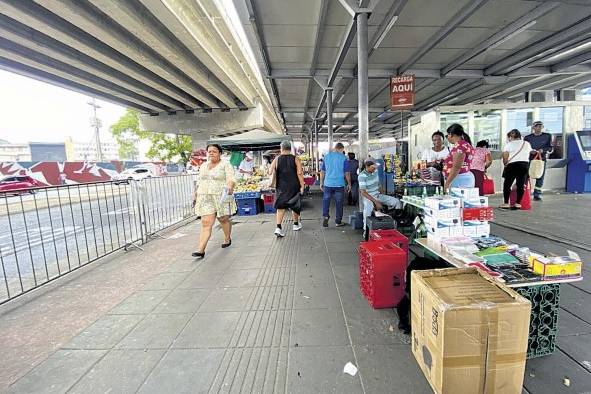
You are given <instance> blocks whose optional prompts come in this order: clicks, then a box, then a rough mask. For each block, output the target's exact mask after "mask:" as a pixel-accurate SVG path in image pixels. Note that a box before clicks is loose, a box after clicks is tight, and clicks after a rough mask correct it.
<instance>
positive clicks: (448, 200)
mask: <svg viewBox="0 0 591 394" xmlns="http://www.w3.org/2000/svg"><path fill="white" fill-rule="evenodd" d="M460 207H461V199H459V198H457V197H450V196H432V197H427V198H426V199H425V208H430V209H431V210H433V211H442V210H445V209H450V208H460Z"/></svg>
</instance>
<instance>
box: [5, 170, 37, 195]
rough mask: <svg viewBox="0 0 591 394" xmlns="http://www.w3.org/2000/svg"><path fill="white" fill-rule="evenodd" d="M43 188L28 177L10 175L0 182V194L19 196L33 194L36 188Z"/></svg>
mask: <svg viewBox="0 0 591 394" xmlns="http://www.w3.org/2000/svg"><path fill="white" fill-rule="evenodd" d="M42 186H44V185H43V184H42V183H41V182H39V181H37V180H35V179H33V178H32V177H30V176H28V175H10V176H7V177H4V178H2V179H1V180H0V193H7V194H21V193H31V194H33V193H35V189H34V188H36V187H42Z"/></svg>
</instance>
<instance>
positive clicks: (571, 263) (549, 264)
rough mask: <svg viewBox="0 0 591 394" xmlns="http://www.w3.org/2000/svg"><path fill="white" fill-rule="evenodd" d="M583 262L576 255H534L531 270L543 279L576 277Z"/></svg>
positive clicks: (579, 273) (580, 270) (579, 274)
mask: <svg viewBox="0 0 591 394" xmlns="http://www.w3.org/2000/svg"><path fill="white" fill-rule="evenodd" d="M582 267H583V263H582V262H581V259H580V258H578V256H576V257H574V256H552V257H535V258H534V259H533V266H532V270H533V271H534V273H536V274H538V275H541V276H542V277H543V278H544V279H555V278H577V277H579V276H581V272H582Z"/></svg>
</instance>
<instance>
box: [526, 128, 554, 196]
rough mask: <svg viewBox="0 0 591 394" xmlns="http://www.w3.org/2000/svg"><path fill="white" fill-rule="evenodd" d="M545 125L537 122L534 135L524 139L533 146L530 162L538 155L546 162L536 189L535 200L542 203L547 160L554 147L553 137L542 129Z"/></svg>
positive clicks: (533, 131)
mask: <svg viewBox="0 0 591 394" xmlns="http://www.w3.org/2000/svg"><path fill="white" fill-rule="evenodd" d="M543 127H544V124H543V123H542V122H540V121H539V120H538V121H535V122H534V124H533V125H532V133H531V134H529V135H526V136H525V138H523V140H524V141H527V142H529V144H530V145H531V148H532V151H531V152H530V155H529V160H530V161H531V160H533V159H535V158H536V156H537V155H538V153H539V154H540V156H541V158H542V160H543V161H544V172H543V173H542V176H541V177H540V178H538V179H536V185H535V187H534V200H536V201H541V200H542V187H544V175H546V159H547V157H548V154H549V153H552V150H553V148H554V147H553V146H552V135H551V134H549V133H543V132H542V128H543Z"/></svg>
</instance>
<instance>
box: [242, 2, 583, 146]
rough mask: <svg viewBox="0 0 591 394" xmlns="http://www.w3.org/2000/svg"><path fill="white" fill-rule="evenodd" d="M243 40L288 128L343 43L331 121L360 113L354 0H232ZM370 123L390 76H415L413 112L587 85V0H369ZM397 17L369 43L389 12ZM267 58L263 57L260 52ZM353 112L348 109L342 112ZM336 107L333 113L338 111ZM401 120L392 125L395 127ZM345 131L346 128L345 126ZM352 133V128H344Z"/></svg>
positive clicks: (374, 124)
mask: <svg viewBox="0 0 591 394" xmlns="http://www.w3.org/2000/svg"><path fill="white" fill-rule="evenodd" d="M233 2H234V4H235V6H236V9H237V10H238V14H239V16H240V19H241V22H242V23H243V25H244V28H245V31H246V33H247V36H248V39H249V41H250V43H251V46H252V47H253V50H254V52H255V54H256V55H257V58H258V61H259V66H260V67H261V70H263V73H264V74H265V76H266V77H267V79H266V84H267V88H268V90H269V91H270V92H271V91H272V86H271V85H272V84H274V87H275V89H276V93H277V96H278V100H277V101H276V103H280V105H281V107H280V108H277V109H278V110H279V111H280V112H282V115H283V117H284V119H285V122H286V126H287V129H288V132H290V133H292V134H295V135H297V134H300V133H302V132H303V131H304V132H305V127H304V126H305V125H309V124H310V123H311V119H312V117H313V116H314V115H315V114H317V113H318V114H320V115H321V116H322V115H323V114H324V112H325V108H324V107H325V105H324V99H325V96H324V91H323V90H322V89H321V88H320V87H319V85H318V84H317V83H316V82H315V81H314V79H313V77H314V76H316V77H318V78H320V79H323V78H324V80H326V77H327V76H328V75H329V74H330V71H331V69H332V68H333V67H334V65H335V63H336V62H337V59H338V55H339V53H341V51H340V49H341V48H345V51H344V56H342V59H340V60H342V66H341V69H340V72H339V77H338V78H337V80H336V82H335V84H334V85H333V86H334V101H335V105H336V108H335V109H334V112H335V124H336V125H339V124H342V125H343V126H341V130H345V129H347V131H349V132H351V130H352V131H354V127H355V126H356V122H357V118H356V116H355V112H356V106H357V81H356V79H355V73H356V66H357V51H356V46H357V45H356V39H353V40H352V42H351V43H350V45H349V46H347V45H343V43H344V42H345V37H346V36H347V33H348V32H349V28H350V27H351V24H350V22H351V20H352V18H353V17H352V16H351V15H350V14H349V13H348V12H347V11H346V9H345V7H344V6H343V4H342V3H349V4H352V3H357V0H298V1H290V0H233ZM367 3H368V4H370V7H373V10H372V13H371V15H370V17H369V43H370V52H371V53H370V57H369V74H370V75H369V76H370V80H369V97H370V103H369V106H370V126H371V128H370V130H371V131H372V132H373V133H374V135H377V134H380V135H384V127H390V128H392V125H387V126H384V124H383V123H384V122H385V123H386V124H388V123H397V122H398V123H399V122H400V114H399V113H397V114H393V113H388V105H389V96H388V89H387V86H388V77H389V75H395V74H397V73H398V72H400V73H402V72H404V73H414V74H415V75H416V76H417V89H418V92H417V96H416V100H417V105H416V107H415V109H416V110H419V111H420V110H427V109H429V108H432V107H434V106H439V105H453V104H470V103H479V102H482V101H483V100H488V99H494V98H510V97H511V95H514V94H515V93H516V92H517V94H519V93H523V92H525V91H528V90H531V88H532V87H533V88H535V89H544V88H551V89H560V88H566V87H573V86H583V85H585V84H588V83H591V2H590V1H588V0H559V1H532V0H380V1H377V2H376V1H367ZM394 15H395V16H397V17H398V19H397V21H396V22H395V24H394V25H393V26H392V27H391V28H390V29H389V30H387V31H386V33H385V36H384V38H383V40H382V41H381V43H380V45H379V46H377V48H375V49H373V50H372V47H373V46H374V45H373V44H375V42H376V40H377V39H378V37H379V36H380V35H381V33H382V32H384V30H386V26H387V25H388V22H390V20H391V19H392V17H393V16H394ZM265 57H266V59H265ZM349 111H350V112H349ZM337 114H338V115H337ZM398 130H399V127H396V126H395V125H394V128H393V129H392V130H391V131H389V132H391V133H396V132H397V131H398ZM344 135H345V136H346V135H347V134H344ZM349 135H351V134H349Z"/></svg>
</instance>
